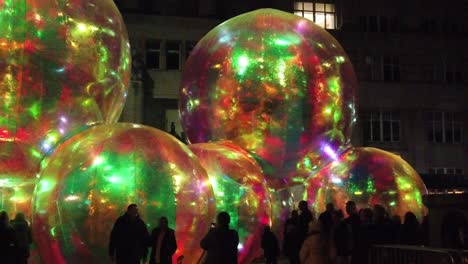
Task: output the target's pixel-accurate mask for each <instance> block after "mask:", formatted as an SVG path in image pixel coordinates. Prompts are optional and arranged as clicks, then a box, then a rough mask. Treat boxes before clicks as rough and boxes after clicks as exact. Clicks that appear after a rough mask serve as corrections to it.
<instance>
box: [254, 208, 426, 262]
mask: <svg viewBox="0 0 468 264" xmlns="http://www.w3.org/2000/svg"><path fill="white" fill-rule="evenodd" d="M346 215H347V217H346V218H345V215H344V212H342V211H341V210H336V209H335V208H334V205H333V204H331V203H329V204H327V207H326V211H325V212H323V213H321V214H320V216H319V218H318V219H314V218H313V217H312V213H311V212H310V210H309V208H308V205H307V202H306V201H301V202H300V203H299V208H298V210H293V211H292V212H291V217H290V218H289V219H288V220H287V221H286V223H285V227H284V234H283V238H284V239H283V247H282V250H283V254H284V255H285V256H287V258H288V259H289V262H290V263H291V264H309V263H313V264H322V263H324V264H357V263H359V264H366V263H368V255H369V250H370V248H371V246H372V245H378V244H385V245H389V244H402V245H424V244H425V243H426V236H425V234H426V232H425V231H426V230H425V224H420V223H419V222H418V219H417V218H416V216H415V215H414V214H413V213H412V212H407V213H406V215H405V218H404V220H403V223H402V222H401V219H400V217H399V216H397V215H396V216H389V215H388V213H387V212H386V210H385V208H384V207H383V206H381V205H375V206H374V208H372V209H371V208H364V209H361V210H359V211H358V210H357V208H356V204H355V203H354V202H353V201H349V202H347V203H346ZM270 233H271V231H270V230H269V228H267V229H265V233H264V236H263V239H262V248H263V249H264V254H265V258H266V260H267V261H266V263H267V264H275V263H276V259H277V258H278V256H279V254H280V252H279V247H278V246H277V244H278V242H277V239H276V237H273V236H274V235H272V234H270ZM274 244H276V245H274Z"/></svg>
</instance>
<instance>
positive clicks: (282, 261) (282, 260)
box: [252, 257, 289, 264]
mask: <svg viewBox="0 0 468 264" xmlns="http://www.w3.org/2000/svg"><path fill="white" fill-rule="evenodd" d="M252 264H265V262H263V261H255V262H252ZM278 264H289V261H288V260H287V259H286V258H283V257H281V258H280V259H278Z"/></svg>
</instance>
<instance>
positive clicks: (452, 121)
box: [424, 112, 463, 143]
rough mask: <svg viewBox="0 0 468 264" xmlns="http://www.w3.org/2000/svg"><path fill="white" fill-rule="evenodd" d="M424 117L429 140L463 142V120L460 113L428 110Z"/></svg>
mask: <svg viewBox="0 0 468 264" xmlns="http://www.w3.org/2000/svg"><path fill="white" fill-rule="evenodd" d="M424 119H425V121H426V135H427V140H428V141H429V142H439V143H461V142H462V134H463V122H462V117H461V114H460V113H452V112H426V113H425V117H424Z"/></svg>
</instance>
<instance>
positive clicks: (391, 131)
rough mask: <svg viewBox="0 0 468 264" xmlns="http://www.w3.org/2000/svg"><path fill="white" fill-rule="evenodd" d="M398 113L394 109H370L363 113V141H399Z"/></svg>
mask: <svg viewBox="0 0 468 264" xmlns="http://www.w3.org/2000/svg"><path fill="white" fill-rule="evenodd" d="M400 127H401V125H400V114H399V113H398V112H396V111H382V110H377V111H370V112H367V113H365V114H364V115H363V134H364V135H363V136H364V140H365V141H371V142H398V141H400Z"/></svg>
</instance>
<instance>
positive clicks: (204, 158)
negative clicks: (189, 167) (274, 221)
mask: <svg viewBox="0 0 468 264" xmlns="http://www.w3.org/2000/svg"><path fill="white" fill-rule="evenodd" d="M189 148H190V150H192V151H193V153H195V155H197V156H198V158H199V160H200V163H201V164H202V166H203V167H204V168H205V169H206V171H207V173H208V177H209V179H210V182H211V185H212V186H213V192H214V197H215V200H216V211H218V212H221V211H227V212H228V213H229V214H230V216H231V224H230V226H231V228H234V229H236V230H237V231H238V233H239V239H240V245H239V263H252V261H253V260H254V259H255V258H256V257H258V255H259V254H261V245H260V242H261V237H262V233H263V229H264V227H265V226H266V225H270V223H271V220H270V216H271V203H270V195H269V191H268V187H267V184H266V181H265V178H264V176H263V173H262V169H261V168H260V167H259V165H258V164H257V163H256V162H255V160H254V159H253V158H252V157H251V156H250V155H249V154H248V152H246V151H245V150H243V149H241V148H240V147H238V146H236V145H234V144H232V143H230V142H217V143H200V144H194V145H190V146H189Z"/></svg>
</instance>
